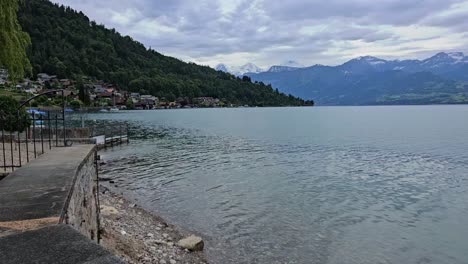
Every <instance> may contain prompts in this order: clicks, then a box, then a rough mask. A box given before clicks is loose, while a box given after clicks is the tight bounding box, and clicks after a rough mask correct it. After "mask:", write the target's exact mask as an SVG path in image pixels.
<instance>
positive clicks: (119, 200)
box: [99, 183, 208, 264]
mask: <svg viewBox="0 0 468 264" xmlns="http://www.w3.org/2000/svg"><path fill="white" fill-rule="evenodd" d="M99 188H100V189H99V192H100V195H99V200H100V201H99V202H100V210H101V214H100V219H99V220H100V224H101V230H100V234H101V241H100V243H101V245H102V246H104V247H105V248H107V249H108V250H109V251H111V252H112V253H114V254H115V255H117V256H118V257H119V258H121V259H122V260H123V261H124V262H126V263H129V264H137V263H159V264H176V263H194V264H206V263H208V261H207V259H206V256H205V254H204V252H203V251H189V250H187V249H183V248H181V247H179V246H177V241H179V240H180V239H183V238H185V237H188V236H190V235H191V234H190V233H186V232H184V231H183V230H181V229H180V228H179V227H177V226H175V225H171V224H170V223H167V222H166V221H165V220H164V219H162V218H161V217H159V216H158V215H155V214H153V213H150V212H148V211H146V210H144V209H143V208H141V207H139V206H138V205H136V204H135V203H132V202H130V201H129V199H127V198H125V197H124V196H123V195H120V194H117V193H116V191H115V190H112V189H111V188H109V187H107V186H105V185H103V184H102V183H100V185H99Z"/></svg>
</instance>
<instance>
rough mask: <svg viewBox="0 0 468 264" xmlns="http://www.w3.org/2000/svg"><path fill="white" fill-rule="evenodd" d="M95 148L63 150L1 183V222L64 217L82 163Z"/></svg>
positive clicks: (65, 148) (47, 155)
mask: <svg viewBox="0 0 468 264" xmlns="http://www.w3.org/2000/svg"><path fill="white" fill-rule="evenodd" d="M93 147H94V146H93V145H81V146H76V147H60V148H56V149H54V150H53V151H52V152H50V153H47V154H44V155H41V156H40V157H39V158H37V159H36V160H33V161H31V162H30V163H28V164H26V165H25V166H24V167H22V168H20V169H17V170H16V171H14V172H12V173H11V174H9V175H8V176H7V177H6V178H5V179H3V180H2V181H0V210H1V212H2V213H1V214H0V227H1V222H9V221H24V220H32V219H41V218H57V223H58V222H59V221H58V220H59V218H60V217H61V214H62V211H63V208H64V205H65V203H66V201H67V198H68V195H69V193H70V191H71V188H72V186H73V183H74V177H75V172H76V170H77V168H78V167H79V166H80V163H81V162H82V161H83V160H84V158H85V157H86V156H87V155H88V154H89V153H90V151H91V150H92V149H93Z"/></svg>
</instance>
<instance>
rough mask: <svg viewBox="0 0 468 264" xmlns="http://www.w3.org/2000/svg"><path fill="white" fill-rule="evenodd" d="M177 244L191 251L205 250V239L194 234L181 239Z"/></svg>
mask: <svg viewBox="0 0 468 264" xmlns="http://www.w3.org/2000/svg"><path fill="white" fill-rule="evenodd" d="M177 245H178V246H179V247H182V248H185V249H188V250H191V251H199V250H203V248H204V247H205V243H204V242H203V239H202V238H201V237H198V236H194V235H191V236H189V237H186V238H184V239H181V240H179V242H177Z"/></svg>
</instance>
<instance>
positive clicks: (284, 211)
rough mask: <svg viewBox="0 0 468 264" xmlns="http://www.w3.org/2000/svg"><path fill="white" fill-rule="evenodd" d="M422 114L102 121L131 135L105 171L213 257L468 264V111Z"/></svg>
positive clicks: (379, 110) (387, 110)
mask: <svg viewBox="0 0 468 264" xmlns="http://www.w3.org/2000/svg"><path fill="white" fill-rule="evenodd" d="M423 108H424V107H423ZM420 109H421V108H418V107H406V108H398V107H368V108H314V109H311V108H303V109H287V108H283V109H228V110H225V109H211V110H191V111H184V110H182V111H148V112H124V113H119V114H118V115H110V114H107V115H106V114H96V115H94V116H92V117H93V118H94V119H96V120H98V121H99V122H114V121H126V122H129V124H130V125H131V128H132V129H131V131H132V142H131V144H130V145H128V146H123V147H120V148H116V149H113V150H109V151H108V152H104V153H102V155H103V156H104V157H105V159H106V160H108V164H107V165H105V166H104V167H103V168H102V172H101V174H102V175H104V176H106V177H107V176H111V177H113V178H115V179H116V184H117V185H118V186H119V187H120V188H122V190H124V191H125V192H126V193H127V194H128V195H130V196H132V197H133V198H135V199H138V200H139V203H140V204H142V205H143V206H145V207H146V208H148V209H150V210H154V211H156V212H158V213H160V214H162V215H163V216H164V217H166V218H168V220H170V221H172V222H175V223H177V224H179V225H181V226H183V227H185V228H188V229H190V230H192V231H194V232H199V233H200V234H202V235H203V236H204V237H206V238H207V242H208V247H207V250H208V252H207V253H208V256H209V258H210V259H211V260H212V262H213V263H468V256H467V253H466V252H468V229H467V228H466V219H468V205H467V203H466V200H467V198H468V197H467V196H468V192H467V191H468V187H467V183H468V181H467V179H468V157H467V154H466V149H468V142H467V140H466V139H465V136H466V135H468V124H460V122H450V120H447V119H450V118H453V120H460V119H458V118H462V117H464V116H466V114H467V113H468V107H448V106H447V107H425V111H420ZM427 115H430V116H429V117H428V116H427ZM379 116H380V118H379ZM382 116H385V119H384V118H383V117H382ZM437 117H441V118H440V121H439V122H433V121H434V118H437ZM442 117H445V119H442ZM448 117H450V118H448ZM343 120H344V121H343ZM388 120H392V121H391V122H390V123H389V121H388ZM98 121H96V122H98ZM395 128H398V129H395ZM391 129H393V131H391ZM435 139H437V140H435Z"/></svg>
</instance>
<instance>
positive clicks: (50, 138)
mask: <svg viewBox="0 0 468 264" xmlns="http://www.w3.org/2000/svg"><path fill="white" fill-rule="evenodd" d="M47 123H48V127H47V128H48V130H49V150H50V149H52V142H51V141H52V131H51V130H52V126H51V125H50V111H47Z"/></svg>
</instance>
